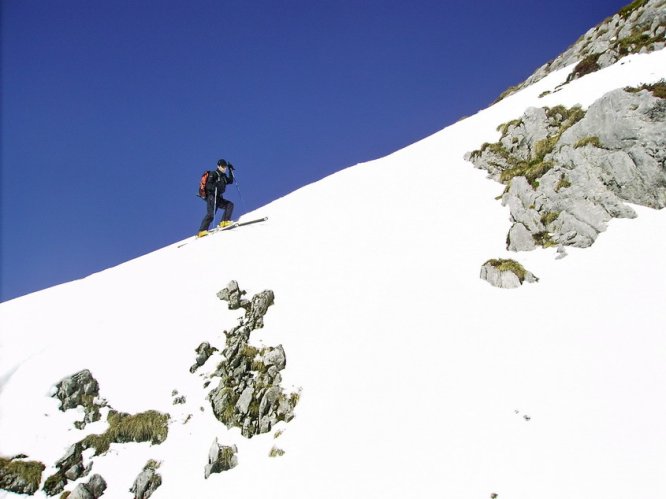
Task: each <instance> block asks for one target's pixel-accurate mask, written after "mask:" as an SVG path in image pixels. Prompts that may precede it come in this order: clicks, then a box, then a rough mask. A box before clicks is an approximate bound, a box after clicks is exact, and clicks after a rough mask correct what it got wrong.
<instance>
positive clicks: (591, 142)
mask: <svg viewBox="0 0 666 499" xmlns="http://www.w3.org/2000/svg"><path fill="white" fill-rule="evenodd" d="M585 146H592V147H596V148H598V149H602V147H603V146H602V145H601V141H600V140H599V137H584V138H582V139H580V140H579V141H578V142H576V143H575V144H574V149H578V148H579V147H585Z"/></svg>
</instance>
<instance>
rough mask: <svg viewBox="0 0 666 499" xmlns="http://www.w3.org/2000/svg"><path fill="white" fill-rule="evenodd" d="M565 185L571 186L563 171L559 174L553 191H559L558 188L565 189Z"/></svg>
mask: <svg viewBox="0 0 666 499" xmlns="http://www.w3.org/2000/svg"><path fill="white" fill-rule="evenodd" d="M567 187H571V182H570V181H569V179H568V178H567V176H566V175H565V174H564V173H563V174H562V175H560V180H559V181H558V182H557V185H556V186H555V192H560V189H566V188H567Z"/></svg>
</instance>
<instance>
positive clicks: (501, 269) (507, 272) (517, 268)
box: [480, 259, 539, 289]
mask: <svg viewBox="0 0 666 499" xmlns="http://www.w3.org/2000/svg"><path fill="white" fill-rule="evenodd" d="M480 277H481V279H483V280H484V281H488V282H489V283H490V284H491V285H493V286H495V287H497V288H505V289H510V288H519V287H520V286H522V285H523V282H525V281H527V282H537V281H538V280H539V279H538V278H536V277H535V276H534V274H532V273H531V272H529V271H528V270H525V268H524V267H523V266H522V265H521V264H520V263H518V262H516V261H515V260H503V259H494V260H488V261H487V262H486V263H484V264H483V265H482V266H481V275H480Z"/></svg>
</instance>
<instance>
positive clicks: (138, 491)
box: [130, 467, 162, 499]
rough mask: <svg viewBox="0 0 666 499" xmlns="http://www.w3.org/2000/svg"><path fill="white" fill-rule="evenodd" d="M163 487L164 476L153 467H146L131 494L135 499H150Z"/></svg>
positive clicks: (133, 486) (135, 481)
mask: <svg viewBox="0 0 666 499" xmlns="http://www.w3.org/2000/svg"><path fill="white" fill-rule="evenodd" d="M160 485H162V476H161V475H160V474H159V473H157V471H155V469H153V468H152V467H146V468H145V469H144V470H143V471H142V472H141V473H140V474H139V476H137V477H136V480H134V484H133V485H132V488H131V489H130V492H131V493H133V494H134V499H148V498H149V497H150V496H151V495H153V492H155V490H157V488H158V487H159V486H160Z"/></svg>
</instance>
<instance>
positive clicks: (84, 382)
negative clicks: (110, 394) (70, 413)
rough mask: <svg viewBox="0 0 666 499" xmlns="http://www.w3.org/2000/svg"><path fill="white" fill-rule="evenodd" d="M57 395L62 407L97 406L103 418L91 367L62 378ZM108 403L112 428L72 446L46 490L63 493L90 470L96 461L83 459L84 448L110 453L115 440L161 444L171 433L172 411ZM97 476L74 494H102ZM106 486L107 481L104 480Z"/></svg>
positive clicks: (116, 441) (45, 484) (109, 426)
mask: <svg viewBox="0 0 666 499" xmlns="http://www.w3.org/2000/svg"><path fill="white" fill-rule="evenodd" d="M54 396H55V397H57V398H58V399H59V400H60V401H61V410H63V411H64V410H69V409H73V408H76V407H78V406H80V405H82V406H84V407H85V408H89V407H94V408H95V411H96V414H97V419H99V409H100V408H101V407H102V406H101V405H99V403H98V402H97V397H98V396H99V385H98V383H97V381H96V380H95V378H93V376H92V374H91V373H90V371H88V370H87V369H86V370H83V371H80V372H78V373H76V374H73V375H72V376H69V377H67V378H65V379H64V380H62V381H61V382H59V383H58V384H57V385H56V392H55V394H54ZM104 407H106V408H108V414H107V418H106V420H107V422H108V428H107V429H106V431H105V432H104V433H102V434H90V435H87V436H86V437H85V438H83V439H82V440H80V441H79V442H76V443H75V444H73V445H72V446H70V448H69V449H68V450H67V452H66V453H65V455H64V456H63V457H62V458H60V459H59V460H58V461H57V462H56V463H55V468H56V472H55V473H53V474H52V475H51V476H49V477H48V478H47V479H46V481H45V483H44V487H43V490H44V492H45V493H46V494H47V495H49V496H53V495H56V494H59V493H60V492H62V491H63V490H64V489H65V487H66V486H67V483H68V482H70V481H75V480H78V479H79V478H81V477H83V476H86V475H88V474H89V473H90V471H91V468H92V466H93V462H92V461H90V463H89V464H88V465H87V466H86V465H84V460H83V452H84V451H86V450H88V449H92V450H94V456H98V455H101V454H104V453H106V452H107V451H108V450H109V448H110V446H111V444H112V443H127V442H137V443H139V442H150V443H151V444H153V445H159V444H161V443H162V442H164V441H165V440H166V438H167V436H168V432H169V419H170V416H169V415H168V414H162V413H160V412H158V411H145V412H142V413H138V414H126V413H122V412H118V411H115V410H113V409H111V408H110V407H109V406H108V405H107V404H106V402H104ZM86 410H87V409H86ZM96 476H97V475H96ZM96 476H94V477H93V478H94V480H93V479H92V478H91V481H90V482H89V484H88V485H86V486H85V487H83V488H81V487H77V488H76V489H74V491H73V492H72V494H74V492H75V491H77V489H78V492H77V494H80V495H81V497H86V498H87V497H98V495H94V494H96V493H97V492H96V491H98V490H101V491H102V492H103V488H102V489H100V488H99V487H98V486H97V485H99V484H100V483H101V482H100V481H99V478H101V477H99V478H96ZM102 482H103V480H102ZM105 487H106V484H104V488H105ZM102 492H99V495H101V493H102ZM86 494H87V495H86ZM90 494H93V495H92V496H91V495H90ZM70 497H72V495H70Z"/></svg>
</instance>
